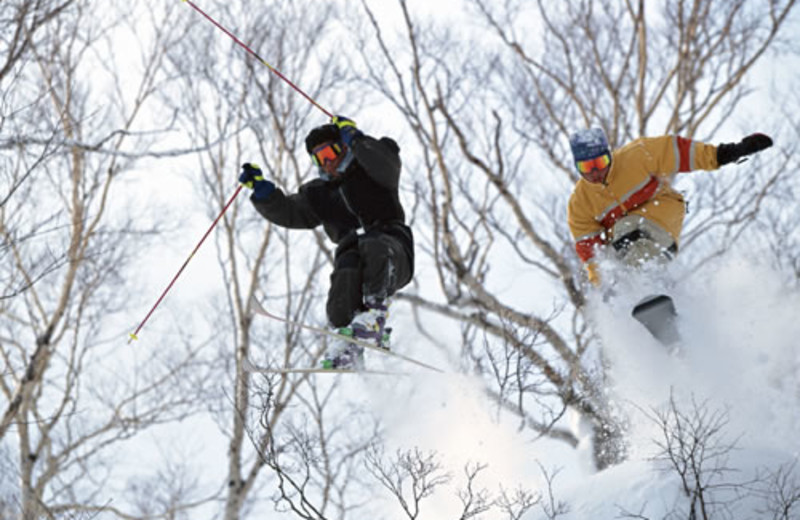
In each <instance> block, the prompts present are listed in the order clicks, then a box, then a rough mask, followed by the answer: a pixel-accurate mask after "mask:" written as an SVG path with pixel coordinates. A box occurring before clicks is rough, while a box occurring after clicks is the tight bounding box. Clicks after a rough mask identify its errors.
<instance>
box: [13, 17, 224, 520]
mask: <svg viewBox="0 0 800 520" xmlns="http://www.w3.org/2000/svg"><path fill="white" fill-rule="evenodd" d="M10 4H11V5H9V3H8V2H6V3H3V7H2V9H3V10H4V13H7V12H8V11H5V10H6V9H9V8H12V7H14V8H15V9H18V11H17V14H18V16H19V18H18V20H19V30H20V31H21V32H20V33H19V34H20V36H19V38H20V39H19V40H15V42H16V43H12V45H11V51H13V52H12V54H15V55H17V56H18V59H19V56H26V57H27V59H26V60H23V61H16V62H15V63H14V64H11V65H10V68H9V69H8V70H5V69H4V74H10V76H6V78H4V79H3V80H5V79H7V78H8V77H11V76H13V78H14V81H13V82H12V83H11V86H13V88H14V92H13V94H7V95H6V96H5V97H4V99H5V101H6V102H7V103H9V105H8V106H9V107H10V111H11V113H13V114H14V117H15V120H14V128H15V131H16V133H15V135H16V136H22V137H23V138H21V139H18V140H17V141H15V142H14V145H13V147H8V148H5V147H4V150H7V155H6V151H4V152H3V154H4V155H3V160H4V161H6V163H10V162H14V161H16V164H17V166H15V168H14V175H15V177H14V183H13V185H12V189H11V190H10V191H9V192H8V194H9V195H10V196H6V197H5V198H4V204H3V206H2V208H0V234H2V237H3V247H4V252H5V255H6V258H7V259H8V260H9V261H4V262H2V268H0V269H2V271H1V272H2V275H0V280H2V281H3V284H4V286H3V289H2V294H4V295H7V296H9V297H8V298H6V299H4V300H2V304H0V315H1V316H2V319H1V320H0V323H2V326H1V327H2V329H0V355H1V356H2V358H3V361H4V367H5V368H4V370H3V372H2V375H0V391H2V396H3V398H2V401H0V403H2V423H0V446H2V447H3V451H2V452H3V454H4V455H8V457H9V460H8V461H4V464H6V465H8V466H10V467H11V472H10V473H8V474H7V475H9V476H11V475H13V478H14V479H15V482H16V487H15V489H14V491H13V492H12V494H11V499H10V500H9V501H8V502H7V503H6V505H5V506H4V507H5V508H9V507H10V508H11V510H12V511H13V512H14V514H17V515H18V516H19V517H20V518H40V517H45V516H48V517H53V516H72V517H77V516H83V515H85V516H94V515H96V514H98V513H99V512H107V513H111V514H115V515H117V516H123V517H129V518H130V517H135V516H136V514H135V513H134V512H133V511H134V510H135V507H134V506H133V505H131V503H130V502H125V503H123V501H115V500H114V498H115V494H116V493H120V494H121V493H122V490H121V489H120V488H119V481H118V480H116V479H111V482H110V483H108V484H104V482H106V481H107V480H108V477H109V476H111V475H115V474H117V473H118V472H119V471H120V468H119V467H117V466H114V465H112V464H110V463H109V460H110V457H111V456H112V455H113V454H114V452H115V451H116V450H115V448H117V449H121V448H123V447H124V446H126V444H125V441H128V440H130V439H132V438H135V437H136V436H137V435H138V434H139V433H141V432H142V431H144V430H146V429H148V428H153V427H156V426H159V425H163V424H166V423H170V422H172V421H177V420H180V419H184V418H186V417H187V416H190V415H191V414H193V413H194V412H195V411H196V410H197V402H196V400H195V399H194V398H193V397H192V395H193V394H192V392H194V391H200V390H202V388H203V380H204V378H203V375H202V374H203V371H204V368H203V366H202V365H201V364H200V363H199V362H198V360H199V352H200V351H201V350H202V348H203V345H202V344H200V345H197V344H194V345H191V344H185V345H181V343H180V341H176V342H175V343H174V344H173V348H171V349H170V350H169V351H167V352H160V351H159V350H158V349H155V348H148V347H147V346H140V347H139V348H138V349H137V354H136V355H135V356H132V355H131V354H132V353H131V351H130V350H128V349H125V347H124V341H123V337H124V336H123V334H122V331H120V330H119V328H118V325H113V321H112V320H114V319H119V318H120V317H121V313H122V312H124V311H126V310H127V308H128V305H129V304H130V303H131V302H132V301H133V300H134V298H133V296H132V294H133V290H134V289H135V287H132V286H131V285H128V284H127V283H126V280H125V277H126V275H127V274H128V273H130V272H131V271H130V270H129V265H130V260H131V258H132V256H133V251H134V247H137V248H143V247H145V242H144V240H143V239H144V238H146V234H147V233H148V232H150V231H152V230H150V229H148V228H146V227H142V226H139V225H137V224H136V223H135V222H134V218H135V213H134V212H129V211H126V208H125V204H121V205H115V204H114V203H112V200H114V197H115V195H116V194H117V193H118V192H117V190H120V189H121V179H123V178H124V177H125V176H126V175H129V174H130V172H131V171H132V170H133V168H134V166H135V163H136V159H137V158H139V157H143V156H144V155H145V149H146V147H148V146H149V145H150V144H151V143H150V141H151V139H152V138H153V136H152V135H150V136H144V135H142V134H140V133H139V132H138V129H139V128H141V126H139V125H142V126H146V125H147V124H148V123H149V122H143V121H140V120H141V119H143V117H142V114H143V113H144V112H145V109H146V107H147V104H148V103H149V102H151V98H152V94H153V92H154V89H155V86H156V85H158V83H159V82H161V81H163V80H164V76H163V74H162V69H161V60H162V57H163V49H164V48H165V47H166V46H168V45H170V32H169V31H168V30H166V28H168V27H171V26H173V25H174V19H173V17H172V16H170V14H169V12H163V13H161V16H160V17H158V24H156V25H153V26H152V27H151V28H152V29H153V31H154V34H155V38H154V39H153V40H152V41H151V42H149V45H150V47H147V48H144V47H143V48H142V49H141V50H142V56H141V57H142V61H141V63H140V64H141V66H142V69H143V71H144V72H143V74H142V75H141V76H139V78H138V82H136V83H132V84H126V85H124V88H121V89H120V90H119V91H117V92H112V93H111V96H110V97H107V98H106V97H104V94H107V93H106V92H105V91H103V90H102V89H100V88H96V87H97V83H98V82H102V81H105V80H108V81H109V82H110V83H112V84H113V82H114V81H116V82H117V85H118V86H120V87H122V83H121V82H122V80H121V79H120V76H119V74H120V71H119V69H115V68H113V67H108V68H105V69H104V66H105V65H108V64H109V63H110V62H109V61H107V60H106V59H104V58H103V56H104V55H105V54H104V53H105V52H106V50H107V49H109V48H110V49H113V48H114V46H113V43H112V32H113V31H114V30H121V29H122V28H123V27H124V23H123V21H124V20H125V19H126V17H127V16H128V15H130V14H131V13H129V12H127V11H126V8H125V6H123V5H122V4H120V5H113V6H112V5H107V6H106V7H107V9H106V10H104V11H103V13H101V14H102V15H103V16H99V13H97V12H96V10H95V7H94V6H93V4H92V3H91V2H85V1H65V2H61V3H55V2H27V3H26V2H11V3H10ZM167 11H168V10H167ZM109 12H111V13H115V14H116V16H107V15H108V13H109ZM3 18H5V16H4V17H3ZM155 19H156V17H154V20H155ZM15 20H16V18H15ZM33 29H35V30H36V33H35V36H34V34H33V32H32V30H33ZM4 34H6V33H5V32H4ZM15 35H16V33H15ZM15 37H16V36H15ZM128 49H131V48H130V47H128ZM131 50H133V49H131ZM95 53H96V54H95ZM4 58H10V56H6V55H4ZM10 71H11V72H10ZM90 71H93V72H94V74H89V72H90ZM101 71H102V72H105V73H106V74H103V73H102V72H101ZM114 94H119V95H120V97H113V95H114ZM162 123H163V121H162ZM167 124H168V122H167ZM165 126H166V125H165ZM4 128H8V127H4ZM4 131H5V130H4ZM39 135H45V136H48V137H47V138H46V140H45V142H44V143H42V142H39V140H38V139H39V138H38V136H39ZM13 139H16V137H12V140H13ZM81 143H101V144H102V146H100V147H89V146H84V145H82V144H81ZM122 152H124V153H122ZM28 157H34V158H35V160H28V159H27V158H28ZM31 172H32V173H31ZM12 192H13V193H12ZM4 195H5V194H4ZM134 239H135V240H134ZM134 242H135V243H134ZM34 282H37V283H34ZM21 289H25V290H24V291H23V290H21ZM126 317H127V314H126ZM189 390H191V391H192V392H190V391H189ZM11 457H13V458H11ZM173 463H174V461H173ZM4 475H6V472H5V471H4ZM162 476H163V475H162ZM175 484H176V485H175V486H173V488H172V490H173V493H172V495H171V496H170V498H169V499H166V500H165V501H163V502H161V504H160V507H158V506H156V502H153V503H151V506H150V508H149V511H148V513H155V514H160V515H166V514H175V513H176V512H177V511H180V510H181V509H184V508H187V507H191V506H192V505H197V504H198V503H202V502H203V501H205V500H207V499H208V497H207V496H206V497H203V496H198V495H197V494H196V493H197V491H196V490H195V489H193V488H188V487H181V486H180V485H179V484H178V483H175ZM169 487H170V486H169V484H166V483H164V486H163V488H162V489H167V488H169ZM5 491H6V490H4V492H5ZM4 498H5V497H4ZM9 504H10V505H9ZM129 508H130V509H129ZM143 514H145V513H143Z"/></svg>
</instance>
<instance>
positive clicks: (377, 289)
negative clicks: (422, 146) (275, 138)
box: [239, 116, 414, 370]
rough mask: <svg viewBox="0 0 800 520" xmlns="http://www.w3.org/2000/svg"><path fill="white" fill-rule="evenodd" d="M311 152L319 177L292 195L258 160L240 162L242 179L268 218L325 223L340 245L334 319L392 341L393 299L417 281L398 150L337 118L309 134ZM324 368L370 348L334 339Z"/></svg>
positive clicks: (331, 307) (359, 361)
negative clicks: (265, 172) (400, 192)
mask: <svg viewBox="0 0 800 520" xmlns="http://www.w3.org/2000/svg"><path fill="white" fill-rule="evenodd" d="M305 145H306V151H307V152H308V153H309V155H310V156H311V161H312V162H313V163H314V165H315V166H317V168H318V173H319V178H317V179H314V180H311V181H309V182H306V183H304V184H303V185H301V186H300V188H299V189H298V191H297V193H295V194H291V195H286V194H284V192H283V191H282V190H281V189H279V188H276V186H275V184H274V183H272V182H271V181H269V180H267V179H265V178H264V177H263V174H262V172H261V170H260V169H259V168H258V166H256V165H254V164H252V163H247V164H244V165H243V166H242V172H241V175H240V176H239V182H240V183H242V184H243V185H245V186H246V187H248V188H251V189H252V190H253V194H252V195H251V197H250V200H251V201H252V202H253V205H254V206H255V208H256V210H257V211H258V212H259V213H260V214H261V215H262V216H263V217H264V218H266V219H267V220H269V221H270V222H273V223H274V224H277V225H279V226H283V227H287V228H293V229H312V228H315V227H317V226H319V225H322V226H323V229H324V230H325V233H326V234H327V235H328V237H329V238H330V239H331V240H332V241H333V242H334V243H336V253H335V256H334V265H333V272H332V273H331V276H330V288H329V291H328V300H327V306H326V310H327V316H328V321H329V322H330V325H331V326H332V327H334V328H336V329H338V332H339V333H340V334H342V335H346V336H352V337H355V338H360V339H366V340H369V341H374V342H375V344H376V345H377V346H380V347H387V345H386V342H387V341H388V332H389V331H388V329H387V328H386V327H385V325H386V318H387V310H388V306H389V300H388V299H389V297H390V296H392V295H393V294H394V293H395V292H396V291H397V290H398V289H400V288H402V287H403V286H405V285H406V284H408V283H409V282H410V281H411V277H412V276H413V273H414V240H413V235H412V232H411V229H410V228H409V227H408V226H407V225H406V224H405V212H404V210H403V206H402V204H401V203H400V199H399V195H398V184H399V177H400V169H401V161H400V153H399V152H400V148H399V146H398V145H397V143H396V142H395V141H394V140H393V139H391V138H389V137H382V138H380V139H375V138H373V137H370V136H368V135H365V134H364V133H363V132H361V130H359V129H358V128H356V125H355V123H354V122H353V121H352V120H350V119H348V118H346V117H341V116H335V117H333V119H332V122H331V123H330V124H326V125H322V126H319V127H316V128H314V129H313V130H311V132H309V134H308V135H307V136H306V140H305ZM322 368H327V369H354V370H359V369H363V368H364V349H363V347H361V346H359V345H356V344H354V343H352V342H350V341H346V340H345V339H342V340H339V341H334V342H332V344H331V346H330V348H329V349H328V351H327V352H326V353H325V355H324V357H323V360H322Z"/></svg>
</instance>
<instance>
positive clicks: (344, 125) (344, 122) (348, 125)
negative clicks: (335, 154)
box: [331, 116, 364, 148]
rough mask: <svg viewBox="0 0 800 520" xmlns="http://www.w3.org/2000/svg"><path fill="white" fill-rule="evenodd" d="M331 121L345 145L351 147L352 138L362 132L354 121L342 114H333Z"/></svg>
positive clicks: (360, 134) (359, 135)
mask: <svg viewBox="0 0 800 520" xmlns="http://www.w3.org/2000/svg"><path fill="white" fill-rule="evenodd" d="M331 122H332V123H333V124H334V125H336V126H337V127H338V128H339V136H340V138H341V140H342V143H344V145H345V146H347V147H348V148H351V147H352V145H353V140H354V139H355V138H357V137H361V136H363V135H364V133H363V132H362V131H361V130H359V129H358V128H356V122H355V121H353V120H352V119H348V118H346V117H344V116H333V119H331Z"/></svg>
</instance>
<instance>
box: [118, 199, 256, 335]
mask: <svg viewBox="0 0 800 520" xmlns="http://www.w3.org/2000/svg"><path fill="white" fill-rule="evenodd" d="M240 191H242V185H241V184H240V185H239V187H238V188H236V191H235V192H233V195H232V196H231V198H230V200H228V203H227V204H225V207H224V208H222V211H221V212H220V214H219V215H218V216H217V218H216V219H214V222H213V223H212V224H211V227H209V228H208V231H206V234H205V235H203V238H201V239H200V242H198V243H197V245H196V246H195V248H194V250H193V251H192V253H191V254H190V255H189V257H188V258H187V259H186V261H185V262H184V263H183V265H182V266H181V268H180V269H178V273H177V274H176V275H175V277H173V278H172V281H171V282H170V283H169V285H167V288H166V289H164V292H163V293H161V296H160V297H159V298H158V301H156V304H155V305H153V308H152V309H150V312H148V313H147V316H145V317H144V319H143V320H142V322H141V323H140V324H139V326H138V327H136V330H135V331H133V333H131V335H130V339H128V344H129V345H130V343H131V342H132V341H133V340H136V339H139V337H138V336H137V334H139V331H140V330H142V327H144V324H145V323H147V320H149V319H150V316H151V315H152V314H153V311H155V310H156V307H158V306H159V304H160V303H161V300H163V299H164V297H165V296H166V295H167V293H168V292H169V290H170V289H172V286H173V285H175V281H176V280H177V279H178V277H179V276H180V275H181V273H182V272H183V270H184V269H186V266H187V265H189V261H190V260H191V259H192V258H193V257H194V255H195V253H197V250H198V249H200V246H202V245H203V242H205V240H206V238H207V237H208V235H210V234H211V230H212V229H214V228H215V227H216V225H217V222H219V220H220V219H221V218H222V215H224V214H225V212H226V211H228V208H229V207H231V204H233V201H234V199H236V196H237V195H239V192H240Z"/></svg>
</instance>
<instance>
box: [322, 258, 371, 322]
mask: <svg viewBox="0 0 800 520" xmlns="http://www.w3.org/2000/svg"><path fill="white" fill-rule="evenodd" d="M362 300H363V296H362V292H361V273H360V272H359V270H358V269H353V268H345V269H339V268H337V269H334V271H333V273H331V286H330V289H329V291H328V303H327V308H326V310H327V314H328V321H329V322H330V324H331V325H333V326H334V327H346V326H347V325H349V324H350V321H351V320H352V319H353V316H355V314H356V313H357V312H358V311H360V310H361V307H362Z"/></svg>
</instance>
